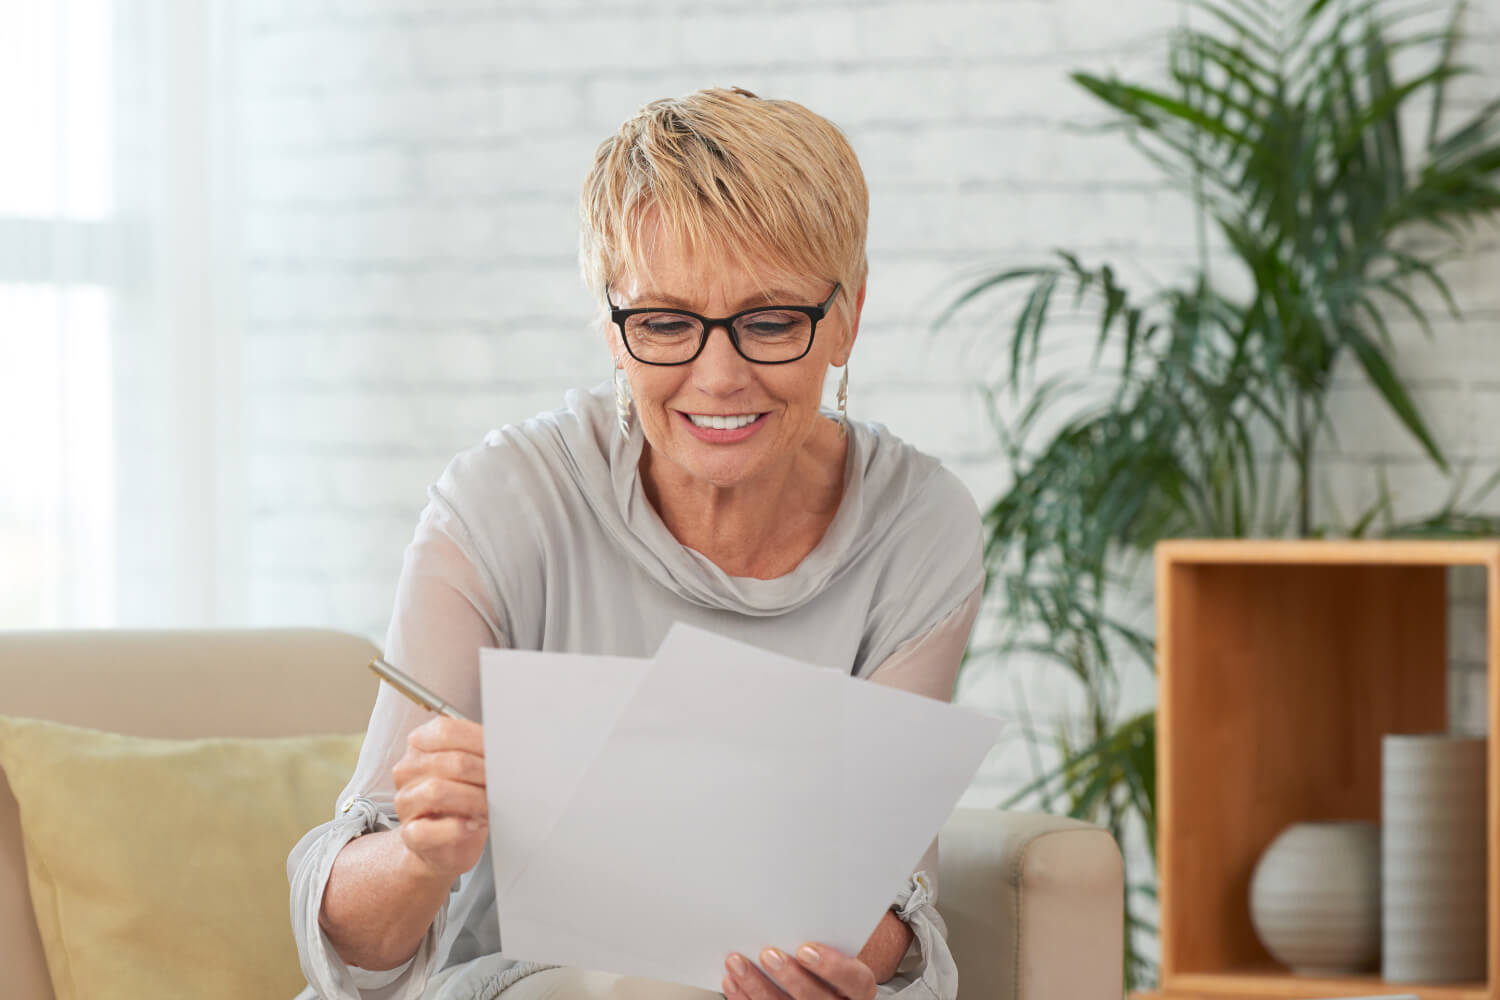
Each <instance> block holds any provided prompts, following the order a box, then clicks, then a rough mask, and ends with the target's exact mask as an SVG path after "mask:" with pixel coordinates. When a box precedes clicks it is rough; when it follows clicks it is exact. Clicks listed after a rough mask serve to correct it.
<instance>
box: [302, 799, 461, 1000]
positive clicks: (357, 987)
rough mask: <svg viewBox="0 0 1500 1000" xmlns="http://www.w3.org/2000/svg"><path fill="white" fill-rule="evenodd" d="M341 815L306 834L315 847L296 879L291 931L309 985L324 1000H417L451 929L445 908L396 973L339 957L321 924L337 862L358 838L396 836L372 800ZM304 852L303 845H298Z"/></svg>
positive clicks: (344, 808) (351, 803) (345, 807)
mask: <svg viewBox="0 0 1500 1000" xmlns="http://www.w3.org/2000/svg"><path fill="white" fill-rule="evenodd" d="M340 810H341V812H340V814H339V816H338V817H337V818H336V819H334V820H333V821H332V822H330V823H326V824H324V825H323V826H321V827H319V828H318V829H316V830H313V831H312V832H311V833H309V834H308V836H309V837H315V838H317V842H316V843H315V844H314V845H312V847H311V849H310V850H308V851H307V852H306V854H304V855H303V858H302V863H301V865H299V867H298V870H297V872H296V873H295V875H294V877H293V893H292V898H293V900H295V901H300V902H301V904H302V905H300V906H298V905H297V904H296V903H295V902H294V904H293V906H292V929H293V931H294V933H295V935H296V938H297V943H298V953H299V954H298V957H299V958H300V959H301V962H302V972H303V974H304V975H306V976H307V982H308V985H310V986H311V987H312V988H313V991H314V992H315V993H316V994H317V995H318V996H319V997H321V998H323V1000H364V998H365V997H366V996H378V997H380V998H381V1000H417V998H419V997H420V996H421V994H422V990H423V989H424V988H425V986H426V984H427V979H428V976H429V975H430V974H431V972H432V961H433V957H434V955H435V953H436V951H437V943H438V940H439V938H440V937H441V935H442V933H443V928H444V926H445V925H446V923H447V908H446V907H444V908H441V909H439V910H438V912H437V916H436V917H435V918H434V919H433V922H432V926H431V927H429V928H428V929H427V934H426V936H425V937H423V939H422V943H421V944H420V945H418V946H417V951H416V954H414V955H413V956H412V957H411V958H409V959H407V960H406V962H405V963H403V964H402V965H400V966H398V967H397V968H395V969H362V968H360V967H359V966H356V965H349V964H348V963H346V962H345V961H344V960H343V959H342V958H340V957H339V954H338V952H337V951H335V950H334V947H333V943H332V942H331V941H329V939H328V935H327V934H326V933H324V931H323V927H322V925H321V924H320V923H319V922H318V915H319V914H320V913H321V912H322V908H323V892H324V890H325V889H326V888H327V886H328V878H329V874H330V873H331V872H332V870H333V862H334V858H336V857H337V856H338V853H339V851H341V850H343V849H344V846H345V845H346V844H348V843H349V842H350V841H351V840H353V839H355V838H356V837H361V836H364V835H365V834H367V833H374V832H376V831H379V830H394V829H395V828H396V826H397V823H396V819H395V817H393V816H388V815H386V814H385V813H383V812H382V811H381V810H380V809H379V807H377V806H376V804H375V803H374V802H373V801H371V800H370V799H367V798H364V797H362V796H351V797H350V798H348V799H345V800H344V801H343V802H342V803H341V804H340ZM299 846H300V845H299Z"/></svg>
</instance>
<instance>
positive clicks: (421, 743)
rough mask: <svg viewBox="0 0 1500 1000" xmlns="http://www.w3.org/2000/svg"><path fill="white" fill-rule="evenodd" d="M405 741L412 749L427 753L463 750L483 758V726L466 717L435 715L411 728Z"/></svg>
mask: <svg viewBox="0 0 1500 1000" xmlns="http://www.w3.org/2000/svg"><path fill="white" fill-rule="evenodd" d="M406 743H407V746H409V747H411V748H413V749H416V750H423V751H426V752H427V753H435V752H438V751H443V750H463V751H466V752H468V753H472V754H477V755H478V756H479V757H480V758H483V757H484V726H482V725H480V724H479V723H477V722H470V721H468V720H466V719H450V718H448V717H447V716H446V715H437V716H433V717H432V718H431V719H428V720H427V721H426V722H424V723H422V724H421V725H420V726H418V727H417V728H416V729H413V730H412V731H411V734H410V735H409V736H407V738H406Z"/></svg>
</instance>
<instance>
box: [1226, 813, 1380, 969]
mask: <svg viewBox="0 0 1500 1000" xmlns="http://www.w3.org/2000/svg"><path fill="white" fill-rule="evenodd" d="M1250 923H1251V924H1252V925H1253V926H1254V927H1255V933H1256V935H1257V936H1258V937H1259V938H1260V942H1261V944H1263V945H1265V948H1266V951H1268V952H1270V953H1271V957H1272V958H1274V959H1276V960H1277V961H1278V962H1281V963H1282V964H1283V965H1286V966H1288V967H1290V968H1291V969H1292V970H1293V971H1294V972H1299V973H1303V974H1308V975H1327V974H1342V973H1350V972H1361V971H1364V970H1367V969H1373V968H1374V967H1375V963H1376V960H1377V959H1378V958H1379V957H1380V828H1379V827H1378V826H1376V825H1375V824H1374V823H1370V822H1366V821H1348V822H1332V823H1298V824H1296V825H1294V826H1289V827H1287V828H1286V829H1285V830H1283V831H1282V832H1281V834H1280V835H1279V836H1278V837H1277V838H1276V839H1275V840H1274V841H1272V842H1271V846H1270V847H1268V848H1267V849H1266V853H1265V854H1263V855H1261V858H1260V862H1259V863H1258V864H1257V865H1256V866H1255V874H1254V875H1253V876H1252V877H1251V879H1250Z"/></svg>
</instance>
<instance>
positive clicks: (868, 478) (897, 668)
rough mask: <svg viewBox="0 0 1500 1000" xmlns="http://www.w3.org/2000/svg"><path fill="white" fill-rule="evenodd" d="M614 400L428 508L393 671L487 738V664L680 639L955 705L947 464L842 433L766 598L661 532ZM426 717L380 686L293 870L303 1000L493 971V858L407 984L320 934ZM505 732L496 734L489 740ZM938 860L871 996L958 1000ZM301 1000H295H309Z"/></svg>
mask: <svg viewBox="0 0 1500 1000" xmlns="http://www.w3.org/2000/svg"><path fill="white" fill-rule="evenodd" d="M614 405H615V404H614V396H613V392H612V391H611V390H610V388H609V387H608V385H603V386H599V387H597V388H595V389H593V390H591V391H588V392H584V391H578V390H575V391H574V392H571V393H569V394H568V396H567V405H566V406H564V407H563V408H562V409H559V410H556V411H553V412H550V413H544V414H541V415H539V416H537V417H535V418H533V419H531V420H528V421H526V422H525V423H524V424H522V425H519V426H507V427H505V428H502V429H500V430H496V431H491V432H490V433H489V434H488V435H487V436H486V437H485V439H484V442H483V443H482V444H481V445H479V446H477V447H474V448H471V449H469V450H467V451H464V452H462V453H460V454H459V455H458V456H457V457H455V458H454V459H453V461H452V462H451V463H450V464H449V465H448V468H447V469H446V470H445V471H444V472H443V475H442V476H441V478H440V479H439V480H438V482H437V483H436V484H434V485H433V486H432V487H430V488H429V490H428V498H429V501H428V504H427V506H426V508H425V509H424V510H423V512H422V515H421V518H420V520H419V522H418V525H417V528H416V533H415V537H414V538H413V540H412V542H411V544H410V545H409V546H408V548H407V550H406V555H405V562H404V565H403V569H402V573H401V578H400V581H399V583H398V586H397V595H396V603H395V609H394V613H393V616H392V619H391V623H390V627H389V631H388V632H387V634H386V642H385V656H386V658H387V659H389V660H390V661H391V662H392V663H394V664H396V665H397V666H398V667H401V668H402V669H404V670H407V671H408V672H410V673H412V674H414V675H415V676H416V677H417V678H418V679H419V680H421V681H422V682H423V683H425V684H427V685H428V686H429V687H431V688H432V689H433V690H435V691H438V692H440V693H442V694H444V695H445V696H446V697H448V698H449V700H451V701H452V702H453V703H454V704H455V706H457V707H458V708H460V709H461V710H462V711H463V712H464V713H465V714H467V715H468V716H470V717H471V718H476V719H478V718H480V715H481V709H480V699H479V673H478V666H479V650H480V649H481V648H483V647H486V646H493V647H516V648H523V649H539V650H548V651H556V652H582V653H601V654H603V653H607V654H614V655H621V656H649V655H651V654H652V653H653V652H655V649H656V647H657V645H658V644H659V643H660V641H661V639H662V638H663V636H665V634H666V631H667V629H668V628H669V627H670V626H671V625H672V623H673V622H675V621H683V622H687V623H690V624H694V625H699V626H702V627H704V628H709V629H713V630H716V631H718V632H720V633H722V634H725V635H728V636H731V637H734V638H737V639H740V640H742V641H745V642H748V643H751V644H753V645H758V646H760V647H762V648H764V649H769V650H773V651H775V652H778V653H782V654H785V655H787V656H794V657H797V658H799V659H801V660H804V661H806V662H808V663H812V664H815V665H817V666H820V667H827V668H829V669H835V670H842V671H845V672H848V673H850V674H852V675H854V676H858V677H864V678H867V679H870V680H872V681H875V682H876V683H884V684H890V685H892V686H895V687H900V688H903V689H905V690H910V691H915V692H917V693H920V694H924V695H927V696H929V697H934V698H941V699H943V700H947V699H948V698H949V697H950V696H951V694H952V690H953V683H954V679H955V677H956V674H957V670H958V665H959V662H960V660H961V658H962V655H963V649H964V645H965V643H966V641H967V639H968V634H969V630H970V628H971V627H972V625H973V622H974V618H975V615H976V613H977V610H978V604H979V593H980V588H981V585H982V580H983V571H982V568H981V563H980V555H981V535H980V525H979V516H978V511H977V509H976V507H975V505H974V501H973V499H972V497H971V496H970V495H969V493H968V491H967V490H966V489H965V487H964V486H963V485H962V484H961V483H960V482H959V481H958V480H957V479H956V478H955V477H954V476H953V475H952V474H951V473H949V472H947V471H946V470H945V469H943V468H942V467H941V465H939V463H938V462H937V461H936V460H935V459H933V458H931V457H929V456H927V455H924V454H922V453H921V452H918V451H917V450H916V449H914V448H912V447H910V446H909V445H906V444H904V443H903V442H901V441H899V440H898V439H896V438H895V437H894V436H892V435H891V434H890V433H889V432H887V431H886V430H885V429H884V428H882V427H880V426H879V425H877V424H869V423H861V422H851V423H850V425H849V426H850V441H849V448H848V458H847V462H846V466H845V481H844V494H843V498H842V500H841V501H840V505H839V509H838V511H837V512H836V514H835V515H834V519H833V521H832V523H831V524H830V525H829V527H828V529H827V531H826V532H825V533H824V537H823V538H822V540H821V541H820V542H819V544H818V545H817V547H816V548H815V549H814V550H813V551H812V552H811V553H809V554H808V556H807V557H806V558H805V559H803V561H802V562H801V563H800V564H799V565H798V566H797V568H796V569H794V570H793V571H792V572H790V573H788V574H787V575H785V576H782V577H778V578H776V579H774V580H756V579H750V578H745V577H731V576H728V575H727V574H725V573H724V572H723V571H722V570H720V569H719V568H718V567H717V566H716V565H714V564H713V563H712V562H710V561H709V560H708V559H706V558H704V557H703V556H702V555H700V554H699V553H697V552H695V551H693V550H691V549H689V548H686V547H684V546H683V545H681V544H680V543H679V542H677V540H676V539H675V538H674V537H673V536H672V535H671V533H670V532H668V530H667V528H666V526H665V525H664V524H663V523H662V521H661V519H660V518H659V517H657V515H656V512H655V510H654V509H653V508H652V507H651V505H650V503H649V502H648V501H647V499H646V497H645V494H644V492H643V489H642V485H641V482H640V479H639V477H638V475H637V467H638V463H639V460H640V456H641V449H642V447H643V438H642V434H641V431H640V427H639V421H637V422H636V423H635V427H634V428H633V429H632V432H631V433H630V435H629V436H625V435H622V434H621V433H620V431H619V429H618V426H617V424H616V422H615V415H614V414H615V411H614ZM428 718H430V716H429V715H428V713H426V712H425V711H423V710H422V709H420V708H418V707H416V706H415V705H413V704H412V703H410V702H408V701H406V700H405V699H404V698H402V697H401V696H399V695H397V694H395V693H394V692H393V691H391V690H390V689H389V688H388V687H386V686H384V685H382V686H381V690H380V694H379V695H378V697H377V699H376V703H375V708H374V711H373V713H372V715H371V718H370V726H369V729H368V732H367V734H366V738H365V743H364V747H363V750H362V751H361V754H360V758H359V762H358V764H357V765H356V768H355V772H354V775H353V777H352V778H351V779H350V781H349V784H348V786H347V787H346V788H345V789H344V791H343V792H342V793H341V794H340V796H339V800H338V802H337V803H336V804H335V809H334V813H333V818H332V819H331V820H330V821H329V822H327V823H325V824H323V825H321V826H318V827H316V828H314V829H313V830H311V831H309V832H308V834H307V835H306V836H305V837H303V838H302V840H301V841H300V842H299V843H298V844H297V846H296V847H295V848H293V850H292V852H291V855H290V857H289V858H288V859H287V872H288V876H289V878H290V881H291V915H292V928H293V932H294V935H295V937H296V940H297V948H298V952H299V955H300V957H301V962H302V969H303V971H304V973H305V974H306V976H307V979H308V983H309V986H308V989H307V990H306V991H304V992H303V993H302V994H301V998H314V997H324V998H327V1000H335V998H360V1000H414V998H420V997H422V996H423V995H424V989H425V987H426V986H427V984H428V982H429V980H430V978H431V977H432V975H433V974H435V973H436V972H437V971H439V970H441V969H446V968H449V967H452V966H455V965H459V964H462V963H466V962H470V961H473V960H475V959H476V958H479V957H480V956H485V955H491V954H493V953H495V952H497V951H498V950H499V946H500V942H499V919H498V916H497V915H496V912H495V900H494V885H493V876H492V869H491V865H490V858H489V853H488V849H486V852H485V854H484V856H483V857H482V858H481V859H480V862H479V864H478V865H476V866H475V868H474V869H473V870H472V871H470V872H469V873H468V874H466V875H465V876H463V877H462V878H461V879H460V880H459V881H458V882H457V883H456V884H455V886H454V889H453V892H452V894H451V896H450V898H449V902H448V905H447V907H446V908H445V910H443V911H440V912H439V913H438V916H437V919H436V920H435V921H434V922H433V925H432V927H431V928H430V929H429V931H428V933H427V936H426V938H425V939H424V940H423V942H422V944H421V946H420V947H419V948H418V950H417V952H416V954H415V955H413V956H412V958H411V959H410V960H409V961H408V962H406V963H405V964H404V965H402V966H401V967H400V968H397V969H392V970H384V971H372V970H364V969H359V968H357V967H353V966H349V965H347V964H346V963H345V962H343V961H342V960H341V959H340V958H339V956H338V954H337V953H336V952H335V951H334V950H333V948H332V946H331V945H330V943H329V941H328V939H327V937H326V936H325V935H324V934H323V932H322V929H321V928H320V927H319V924H318V913H319V910H320V908H321V906H322V898H323V889H324V887H325V886H326V884H327V882H328V875H329V871H330V870H331V869H332V867H333V860H334V857H335V856H336V855H337V854H338V852H339V851H340V850H341V849H342V848H343V846H344V845H345V844H347V843H348V842H349V841H350V840H352V839H353V838H354V837H357V836H359V835H361V834H363V833H367V832H371V831H374V830H382V829H390V828H393V827H394V826H395V825H396V813H395V807H394V804H393V801H394V796H395V785H394V781H393V778H392V776H391V769H392V768H393V766H394V765H395V763H396V761H397V760H399V759H400V757H401V755H402V754H403V753H404V752H405V748H406V736H407V734H408V733H409V732H410V731H411V730H412V729H413V728H415V727H416V726H418V725H420V724H421V723H422V722H424V721H426V719H428ZM485 721H486V724H488V725H503V724H504V720H503V719H498V720H496V719H491V720H485ZM935 875H936V845H935V844H934V845H933V847H932V848H930V849H929V850H928V852H927V854H926V855H925V856H924V857H923V859H922V861H921V862H920V863H919V865H918V870H917V872H916V873H915V874H914V875H913V878H912V880H911V881H910V883H909V884H908V885H906V886H904V887H899V890H898V887H892V888H893V891H894V902H893V906H894V907H895V908H896V910H897V913H898V914H899V915H900V916H901V918H902V919H903V920H905V921H906V922H907V923H908V925H909V926H910V927H911V928H912V930H913V932H914V939H915V940H914V941H913V946H912V948H911V950H910V951H909V952H908V954H907V957H906V959H905V960H904V961H903V963H902V965H901V969H900V971H899V972H898V974H897V976H896V978H895V979H893V980H892V981H891V982H889V983H887V984H884V985H882V987H881V993H882V994H883V995H897V994H905V995H908V996H911V997H917V996H920V997H922V998H924V1000H930V998H933V997H936V998H940V1000H951V998H952V997H954V996H955V995H956V992H957V979H956V972H955V970H954V969H953V960H952V956H951V954H949V952H948V949H947V944H946V940H945V934H946V930H945V928H944V927H943V925H942V920H941V918H940V917H939V916H938V914H937V911H936V910H935V909H934V908H933V905H932V904H933V902H934V901H935V899H936V891H937V886H936V883H935V881H934V878H935ZM301 998H299V1000H301Z"/></svg>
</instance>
